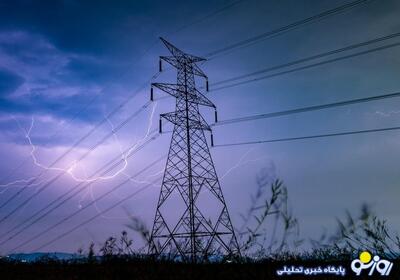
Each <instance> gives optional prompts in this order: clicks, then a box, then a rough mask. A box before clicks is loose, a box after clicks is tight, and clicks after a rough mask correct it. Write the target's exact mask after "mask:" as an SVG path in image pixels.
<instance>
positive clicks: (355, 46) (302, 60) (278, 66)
mask: <svg viewBox="0 0 400 280" xmlns="http://www.w3.org/2000/svg"><path fill="white" fill-rule="evenodd" d="M399 36H400V32H396V33H392V34H389V35H386V36H383V37H378V38H375V39H372V40H368V41H365V42H361V43H357V44H352V45H349V46H346V47H342V48H338V49H335V50H331V51H327V52H323V53H319V54H316V55H312V56H309V57H306V58H301V59H298V60H295V61H291V62H288V63H284V64H280V65H276V66H272V67H268V68H265V69H261V70H258V71H255V72H251V73H248V74H244V75H240V76H236V77H233V78H229V79H226V80H222V81H218V82H215V83H212V84H211V85H212V86H215V85H220V84H225V83H229V82H233V81H237V80H241V79H244V78H248V77H251V76H256V75H260V74H264V73H267V72H271V71H274V70H278V69H281V68H286V67H289V66H294V65H297V64H300V63H304V62H308V61H311V60H316V59H319V58H323V57H325V56H330V55H333V54H338V53H341V52H345V51H349V50H353V49H356V48H360V47H365V46H368V45H371V44H376V43H379V42H382V41H385V40H389V39H393V38H397V37H399Z"/></svg>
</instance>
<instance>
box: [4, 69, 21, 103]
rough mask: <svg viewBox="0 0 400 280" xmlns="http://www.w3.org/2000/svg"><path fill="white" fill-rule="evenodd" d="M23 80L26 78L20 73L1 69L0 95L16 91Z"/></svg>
mask: <svg viewBox="0 0 400 280" xmlns="http://www.w3.org/2000/svg"><path fill="white" fill-rule="evenodd" d="M23 82H24V79H23V78H22V77H21V76H19V75H18V74H16V73H13V72H10V71H8V70H6V69H0V96H2V97H4V96H6V95H8V94H10V93H12V92H14V91H15V90H16V89H17V88H18V87H19V86H20V85H21V84H22V83H23Z"/></svg>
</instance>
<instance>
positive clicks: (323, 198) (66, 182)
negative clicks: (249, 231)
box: [0, 0, 400, 254]
mask: <svg viewBox="0 0 400 280" xmlns="http://www.w3.org/2000/svg"><path fill="white" fill-rule="evenodd" d="M348 2H350V1H349V0H348V1H336V0H335V1H332V0H331V1H325V0H324V1H316V0H307V1H306V0H304V1H303V0H301V1H295V0H292V1H289V0H285V1H269V0H268V1H267V0H266V1H257V0H242V1H222V0H218V1H123V0H121V1H102V0H101V1H78V0H64V1H61V0H60V1H58V0H57V1H32V0H13V1H7V0H6V1H1V2H0V127H1V133H0V156H1V159H2V160H0V175H1V176H0V184H1V186H0V187H1V189H0V205H3V204H5V203H6V202H7V201H8V200H9V199H11V200H10V202H9V203H6V204H5V205H4V207H2V208H1V210H0V220H1V221H2V222H0V233H2V234H4V233H6V232H8V231H9V230H10V229H11V228H13V227H15V226H16V225H18V224H20V223H22V222H24V221H25V220H26V219H28V218H29V217H30V215H32V214H33V213H35V211H37V210H39V209H41V208H42V207H44V206H45V205H47V204H49V203H51V202H52V201H54V199H56V198H57V197H59V196H60V195H62V194H63V193H65V192H67V191H69V190H71V189H72V188H74V187H75V186H76V185H77V184H79V181H81V180H83V179H85V178H88V176H89V177H90V176H91V174H92V173H94V172H95V171H96V170H97V169H98V168H100V167H101V166H103V165H104V164H105V163H107V162H109V161H110V160H112V159H113V158H115V157H117V156H119V155H120V154H121V151H123V150H125V149H128V148H129V147H132V145H135V144H137V146H140V145H141V144H143V143H144V142H145V141H146V140H147V139H149V138H146V136H148V134H149V132H152V131H153V129H158V119H159V114H161V113H165V112H170V111H172V110H173V109H174V101H173V99H171V98H162V97H163V96H165V94H162V93H160V92H157V93H156V98H155V99H156V100H155V102H153V103H152V104H150V105H148V106H147V107H146V108H143V106H144V105H145V104H146V102H147V101H148V100H149V91H150V82H151V81H158V82H170V83H173V82H174V80H175V79H176V73H175V72H174V70H173V69H166V70H165V71H163V72H162V73H161V74H160V75H159V76H158V77H157V78H156V79H154V80H151V78H152V77H153V76H154V75H155V74H156V73H157V71H158V57H159V56H160V55H168V51H167V50H166V48H165V47H164V46H163V45H162V43H161V42H160V40H159V39H158V38H159V37H160V36H162V37H164V38H165V39H167V40H169V41H170V42H171V43H173V44H175V45H176V46H178V47H179V48H180V49H182V50H184V51H187V52H189V53H191V54H194V55H197V56H207V55H208V54H210V53H212V52H214V51H217V50H220V49H222V48H224V47H227V46H232V45H234V44H235V43H237V42H240V41H242V40H245V39H248V38H252V37H254V36H257V35H260V34H263V33H265V32H268V31H271V30H275V29H277V28H280V27H282V26H286V25H288V24H290V23H292V22H296V21H298V20H301V19H304V18H307V17H310V16H313V15H315V14H318V13H321V12H322V11H325V10H329V9H333V8H335V7H337V6H340V5H343V4H345V3H348ZM399 12H400V2H398V1H395V0H383V1H376V0H375V1H367V2H366V3H364V4H362V5H359V6H357V7H355V8H353V9H349V10H347V11H345V12H343V13H339V14H337V15H333V16H329V17H326V18H323V19H321V20H318V21H316V22H312V23H309V24H306V25H302V26H300V27H298V28H294V29H292V30H289V31H288V32H284V33H281V34H278V35H276V36H272V37H270V38H267V39H263V40H258V41H257V42H256V43H253V44H249V45H246V46H245V47H238V48H234V49H232V50H230V51H227V52H224V53H222V54H221V55H217V56H215V57H211V59H209V61H206V62H205V63H204V64H202V65H201V68H202V69H203V71H204V72H205V73H207V75H208V77H209V81H210V86H211V91H210V93H209V94H208V97H209V98H210V99H211V100H212V101H213V102H214V103H215V104H216V106H217V108H218V114H219V118H220V119H221V120H224V119H231V118H236V117H242V116H249V115H255V114H261V113H269V112H276V111H282V110H287V109H294V108H300V107H305V106H311V105H319V104H325V103H331V102H336V101H343V100H350V99H355V98H363V97H368V96H374V95H380V94H386V93H392V92H396V91H399V89H400V79H399V76H398V75H399V73H400V71H399V70H400V56H399V55H400V48H399V47H392V48H388V49H383V50H381V51H377V52H372V53H369V54H366V55H362V56H357V57H353V58H349V59H346V60H342V61H338V62H335V63H329V64H325V65H321V66H319V67H313V68H310V69H306V70H304V71H296V72H293V73H288V74H286V75H280V76H277V77H274V78H270V79H263V80H260V81H257V82H252V83H247V84H244V85H239V86H235V87H231V88H226V89H221V90H218V91H213V83H217V82H219V81H222V80H226V79H229V78H234V77H236V76H239V75H242V74H247V73H251V72H254V71H257V70H260V69H265V68H268V67H272V66H275V65H280V64H284V63H287V62H291V61H294V60H297V59H301V58H305V57H308V56H312V55H315V54H318V53H322V52H327V51H330V50H334V49H338V48H342V47H345V46H348V45H352V44H356V43H361V42H365V41H368V40H372V39H375V38H379V37H383V36H386V35H390V34H393V33H396V32H400V21H399V17H398V15H399ZM397 42H399V39H396V38H394V39H392V40H389V41H387V42H381V43H377V44H374V45H371V46H369V47H365V48H361V49H359V50H353V51H350V52H347V53H345V54H346V55H347V54H351V53H355V52H357V51H360V50H361V51H362V50H368V49H370V48H376V47H379V46H383V45H385V44H389V43H397ZM333 57H335V56H331V57H328V58H333ZM318 61H322V60H316V62H318ZM197 82H198V86H199V87H202V86H204V81H203V80H201V79H199V80H198V81H197ZM160 98H161V99H160ZM121 104H123V106H121V108H119V106H120V105H121ZM399 105H400V99H399V98H392V99H386V100H380V101H376V102H369V103H363V104H356V105H351V106H345V107H340V108H332V109H326V110H320V111H314V112H307V113H301V114H293V115H289V116H283V117H279V118H271V119H260V120H256V121H250V122H243V123H236V124H231V125H224V126H217V127H215V128H214V130H213V134H214V139H215V143H216V144H227V143H238V142H247V141H257V140H265V139H276V138H286V137H297V136H307V135H314V134H324V133H335V132H342V131H353V130H365V129H374V128H384V127H391V126H397V125H398V123H399V122H398V118H399V117H400V108H399ZM116 108H119V109H118V110H117V111H116V113H113V112H114V110H115V109H116ZM137 110H140V113H138V114H137V115H135V116H134V117H131V116H132V114H133V113H134V112H136V111H137ZM202 113H203V114H204V116H205V119H207V120H208V121H209V122H210V123H212V122H213V111H212V110H209V109H204V110H202ZM130 117H131V119H130V121H129V122H127V123H126V125H124V126H123V127H122V128H121V129H118V131H117V132H116V133H115V134H114V135H112V137H108V138H107V139H106V140H105V141H103V142H101V143H100V144H99V145H98V147H96V148H95V149H93V147H94V145H97V143H99V141H100V140H101V139H102V138H103V137H105V136H106V135H108V134H109V133H110V132H112V130H113V128H115V127H118V125H119V124H120V123H123V122H124V121H125V120H126V119H127V118H130ZM168 129H170V128H168V127H167V126H166V127H165V130H168ZM92 130H93V132H92V133H90V135H89V136H88V137H84V136H85V135H86V134H88V132H90V131H92ZM27 136H29V137H27ZM207 136H208V134H207ZM170 137H171V134H170V133H163V134H162V135H160V136H159V137H157V138H156V139H154V140H153V141H151V143H150V144H148V145H146V146H145V147H144V148H143V149H141V150H139V151H138V152H137V153H135V154H134V155H133V156H131V157H130V158H129V159H128V160H127V166H126V167H125V168H124V169H123V170H121V166H123V165H121V166H119V167H117V168H115V169H114V170H112V172H110V173H109V174H108V177H107V178H102V180H98V181H95V182H93V184H88V185H87V187H86V189H85V190H84V191H83V192H82V193H79V194H78V195H76V196H75V197H74V198H72V199H70V200H69V201H68V202H66V203H65V204H63V205H62V206H61V207H60V208H58V209H57V210H55V211H52V212H51V213H50V214H49V215H47V216H46V217H45V218H44V219H42V220H40V221H38V222H36V223H33V224H32V225H31V226H30V227H29V228H27V229H26V230H23V231H21V233H20V234H19V235H18V236H16V237H15V238H12V239H10V240H8V241H7V242H4V243H2V245H1V246H0V253H2V254H5V253H10V252H12V250H13V249H14V248H15V247H17V246H18V245H20V244H22V243H24V241H26V240H28V239H29V238H31V237H32V236H35V235H36V234H38V233H40V232H41V231H43V230H44V229H46V228H47V227H49V226H51V225H53V224H56V223H58V222H59V221H62V220H63V219H64V218H65V217H67V216H68V215H70V214H71V213H73V212H74V211H77V210H79V209H81V208H82V207H85V205H88V204H90V203H91V201H93V200H94V199H96V198H98V197H99V196H101V195H102V194H104V193H106V192H107V191H109V190H111V189H112V188H113V187H115V186H116V185H118V184H119V183H121V182H123V181H124V180H126V178H127V176H128V177H129V176H133V175H135V174H136V173H137V172H139V171H140V170H141V169H143V168H144V167H145V166H147V165H148V164H150V163H152V162H154V161H155V160H156V159H158V158H159V157H160V156H162V155H164V154H166V153H167V151H168V147H169V142H170ZM398 137H399V132H396V131H390V132H380V133H371V134H362V135H351V136H340V137H329V138H320V139H309V140H299V141H291V142H277V143H269V144H268V143H266V144H257V145H240V146H229V147H215V148H212V149H211V153H212V156H213V160H214V163H215V166H216V170H217V173H218V175H219V177H220V180H221V185H222V188H223V192H224V195H225V198H226V201H227V203H228V208H229V211H230V214H231V216H232V220H233V223H234V225H235V226H236V227H239V226H240V225H241V223H242V220H241V217H240V215H241V214H243V213H244V212H245V211H246V210H247V209H248V208H249V207H250V204H251V195H253V194H254V192H255V191H256V188H257V184H256V176H257V174H259V172H260V171H261V170H262V169H265V170H267V172H268V174H269V175H270V176H271V178H280V179H282V180H283V181H284V182H285V184H286V186H287V188H288V190H289V200H290V205H291V209H292V210H293V213H294V214H295V216H296V217H297V218H298V219H299V221H300V229H301V235H302V236H303V237H304V238H306V239H308V238H317V237H318V236H319V235H320V234H321V233H322V232H323V231H324V230H326V231H327V232H333V231H334V229H335V218H336V217H342V216H343V215H344V213H345V211H346V210H349V211H351V212H353V213H357V211H358V210H359V208H360V206H361V205H362V203H364V202H366V203H369V204H370V205H371V206H372V209H373V210H374V211H375V212H376V213H377V214H378V215H379V216H380V217H383V218H385V219H387V221H388V224H389V226H390V227H391V228H392V229H393V230H394V231H398V230H400V218H399V216H398V212H399V204H398V198H399V194H400V191H399V186H398V182H399V180H400V175H399V174H400V173H399V172H398V166H399V163H400V160H399V158H400V149H399V145H398V139H399V138H398ZM79 139H83V140H82V141H80V142H79V143H78V144H77V145H75V147H74V149H72V150H71V149H70V147H71V146H73V145H74V144H75V143H76V142H77V141H78V140H79ZM30 141H31V142H30ZM91 149H92V151H91V152H90V153H88V151H90V150H91ZM65 153H66V154H65ZM87 153H88V154H87ZM64 154H65V156H64V157H62V159H61V160H59V161H58V162H57V163H56V164H54V166H52V169H51V170H46V169H47V168H48V167H49V166H50V165H51V164H52V162H54V160H56V159H57V158H59V157H60V156H61V155H64ZM86 154H87V156H84V155H86ZM83 156H84V158H83V159H82V160H80V161H79V162H77V161H78V159H79V158H80V157H83ZM164 164H165V159H163V160H160V161H159V162H158V163H157V164H155V165H154V166H152V167H151V168H150V169H148V170H146V171H145V172H143V173H141V174H140V175H139V176H137V177H135V178H133V179H132V181H131V182H129V183H128V184H125V185H124V186H123V187H121V188H119V189H118V190H117V191H115V192H113V193H112V194H111V195H108V196H106V197H105V198H104V199H102V200H101V201H99V202H97V203H96V204H93V205H90V207H88V208H87V209H85V211H82V212H81V213H79V214H78V215H76V216H74V217H73V218H71V219H68V220H66V221H65V222H63V223H61V224H60V225H59V226H58V227H55V228H54V229H52V230H51V231H48V232H46V234H43V235H41V236H39V237H38V238H37V239H35V240H34V241H32V242H30V243H27V244H25V245H23V246H21V247H19V248H18V249H17V250H16V251H19V252H30V251H32V250H35V249H36V248H38V247H40V246H41V245H42V244H44V243H46V241H48V240H50V239H51V238H54V237H55V236H57V235H59V234H62V233H64V232H66V231H68V230H69V229H71V228H73V227H74V226H76V225H78V224H80V223H82V222H83V221H85V220H87V219H89V218H90V217H92V216H94V215H96V213H99V212H101V211H103V210H104V209H107V207H109V206H110V205H113V204H114V203H116V202H118V201H120V200H121V199H124V198H126V197H128V196H129V195H130V194H132V193H134V192H135V191H137V190H140V188H142V187H143V186H145V185H146V182H147V181H154V180H155V179H157V178H159V176H160V175H162V170H163V168H164ZM64 171H68V172H64ZM64 173H65V174H64ZM39 174H41V176H40V177H39V178H37V179H32V178H35V177H36V176H38V175H39ZM57 176H58V177H57ZM56 177H57V179H56V180H54V182H53V181H51V180H52V179H53V178H56ZM111 177H112V178H111ZM25 182H28V183H27V184H26V183H25ZM29 182H30V183H31V184H29ZM32 182H33V183H32ZM160 184H161V180H160V179H158V181H156V182H155V183H154V184H153V185H152V186H151V187H150V188H147V189H145V190H144V191H142V192H139V193H137V195H135V196H134V197H132V198H131V199H128V200H126V201H125V202H123V203H122V204H120V205H119V206H118V207H115V208H114V209H113V210H111V211H109V212H107V213H105V214H102V215H101V216H100V217H98V218H97V219H95V220H93V221H92V222H90V223H87V224H85V225H84V226H82V227H80V228H79V229H78V230H76V231H74V232H72V233H71V234H68V235H66V236H65V237H63V238H62V239H60V240H58V241H57V242H53V243H52V244H50V245H48V246H45V247H43V248H41V250H42V251H68V252H74V251H76V250H77V249H78V248H79V247H87V246H88V244H89V243H90V242H92V241H93V242H95V243H96V244H98V243H100V242H102V241H104V240H105V239H106V238H107V237H108V236H110V235H117V234H119V232H121V231H122V230H124V229H127V225H129V223H130V216H137V217H139V218H140V219H142V220H143V221H144V222H145V223H146V225H147V226H148V227H151V225H152V219H153V217H154V212H155V207H156V201H157V199H158V195H159V190H160ZM27 185H28V187H26V188H25V186H27ZM43 186H46V188H45V189H44V190H42V188H43ZM21 190H23V191H22V192H20V191H21ZM19 192H20V193H19ZM17 194H18V195H17ZM35 194H37V195H35ZM33 195H35V196H33ZM14 196H15V197H14ZM30 197H33V198H32V199H30V200H29V201H28V202H27V203H23V202H24V201H26V200H28V199H29V198H30ZM22 204H23V205H22ZM20 205H21V207H18V206H20ZM16 207H18V209H17V210H16V211H14V209H16ZM9 213H12V215H8V214H9ZM5 217H6V218H5ZM2 219H4V220H2ZM132 235H133V236H135V246H137V247H140V246H141V241H140V239H139V237H138V236H136V235H135V234H134V233H132ZM2 240H4V238H3V239H2ZM0 243H1V240H0Z"/></svg>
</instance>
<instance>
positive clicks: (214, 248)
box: [149, 38, 240, 262]
mask: <svg viewBox="0 0 400 280" xmlns="http://www.w3.org/2000/svg"><path fill="white" fill-rule="evenodd" d="M161 40H162V42H163V43H164V45H165V46H166V47H167V48H168V50H169V51H170V53H171V54H172V55H171V56H161V57H160V71H161V70H162V69H161V61H162V60H163V61H166V62H167V63H169V64H170V65H172V66H173V67H175V68H176V69H177V72H178V73H177V84H167V83H153V84H152V88H151V100H153V87H156V88H158V89H160V90H162V91H164V92H166V93H168V94H169V95H171V96H173V97H175V99H176V108H175V111H174V112H170V113H165V114H161V115H160V132H161V130H162V129H161V119H162V118H163V119H166V120H168V121H169V122H171V123H173V124H174V129H173V134H172V139H171V144H170V148H169V154H168V159H167V163H166V167H165V171H164V177H163V181H162V186H161V191H160V196H159V199H158V204H157V209H156V214H155V218H154V224H153V229H152V232H151V237H150V245H149V253H151V254H156V255H169V256H170V257H180V258H181V259H182V260H183V261H191V262H197V261H201V260H204V259H207V258H208V257H210V256H211V255H225V256H238V255H240V251H239V246H238V242H237V239H236V236H235V233H234V229H233V226H232V222H231V219H230V217H229V213H228V209H227V206H226V203H225V200H224V197H223V194H222V190H221V186H220V184H219V181H218V177H217V174H216V171H215V168H214V164H213V161H212V158H211V154H210V151H209V148H208V144H207V140H206V137H205V135H204V131H205V130H208V131H211V128H210V126H209V125H208V124H207V122H206V121H205V120H204V118H203V117H202V115H201V114H200V111H199V105H203V106H208V107H211V108H214V109H216V107H215V105H214V104H213V103H212V102H211V101H210V100H209V99H208V98H207V97H205V96H204V95H203V94H202V93H200V92H199V91H198V90H197V89H196V86H195V76H200V77H203V78H205V79H206V82H207V84H206V85H207V86H206V87H207V90H208V81H207V76H206V75H205V74H204V73H203V71H202V70H200V68H199V67H198V66H197V65H196V63H197V62H200V61H204V60H205V59H204V58H200V57H197V56H193V55H190V54H187V53H184V52H183V51H181V50H180V49H178V48H176V47H175V46H173V45H172V44H170V43H169V42H167V41H166V40H164V39H162V38H161ZM215 118H217V114H216V111H215ZM211 141H213V140H212V135H211ZM173 193H176V194H177V195H178V196H177V197H176V196H175V197H174V196H173V195H172V194H173ZM202 197H206V199H205V200H204V199H203V200H201V198H202ZM177 199H178V200H180V202H181V203H179V201H178V200H177ZM172 200H173V201H172ZM169 201H172V202H171V203H169V205H168V202H169ZM211 205H212V206H211ZM211 210H212V213H209V214H208V215H207V214H205V213H206V212H207V211H209V212H210V211H211ZM171 216H175V220H173V219H172V220H173V221H172V220H171V218H170V217H171ZM176 216H178V218H176ZM168 218H169V219H168Z"/></svg>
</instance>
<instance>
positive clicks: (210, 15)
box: [157, 0, 243, 41]
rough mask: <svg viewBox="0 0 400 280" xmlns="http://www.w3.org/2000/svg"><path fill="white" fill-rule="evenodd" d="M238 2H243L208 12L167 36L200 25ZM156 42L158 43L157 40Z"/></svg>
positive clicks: (232, 3) (240, 0) (241, 0)
mask: <svg viewBox="0 0 400 280" xmlns="http://www.w3.org/2000/svg"><path fill="white" fill-rule="evenodd" d="M240 2H243V0H237V1H232V2H231V3H229V4H227V5H225V6H223V7H222V8H219V9H217V10H215V11H212V12H210V13H208V14H206V15H204V16H203V17H201V18H199V19H195V20H193V21H191V22H189V23H187V24H185V25H184V26H182V27H180V28H178V29H177V30H175V31H174V32H171V33H169V36H171V35H174V34H176V33H178V32H181V31H182V30H184V29H186V28H188V27H190V26H192V25H195V24H198V23H200V22H202V21H205V20H206V19H209V18H210V17H213V16H216V15H218V14H220V13H222V12H224V11H226V10H228V9H230V8H232V7H234V6H236V5H237V4H239V3H240ZM157 41H158V40H157Z"/></svg>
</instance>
